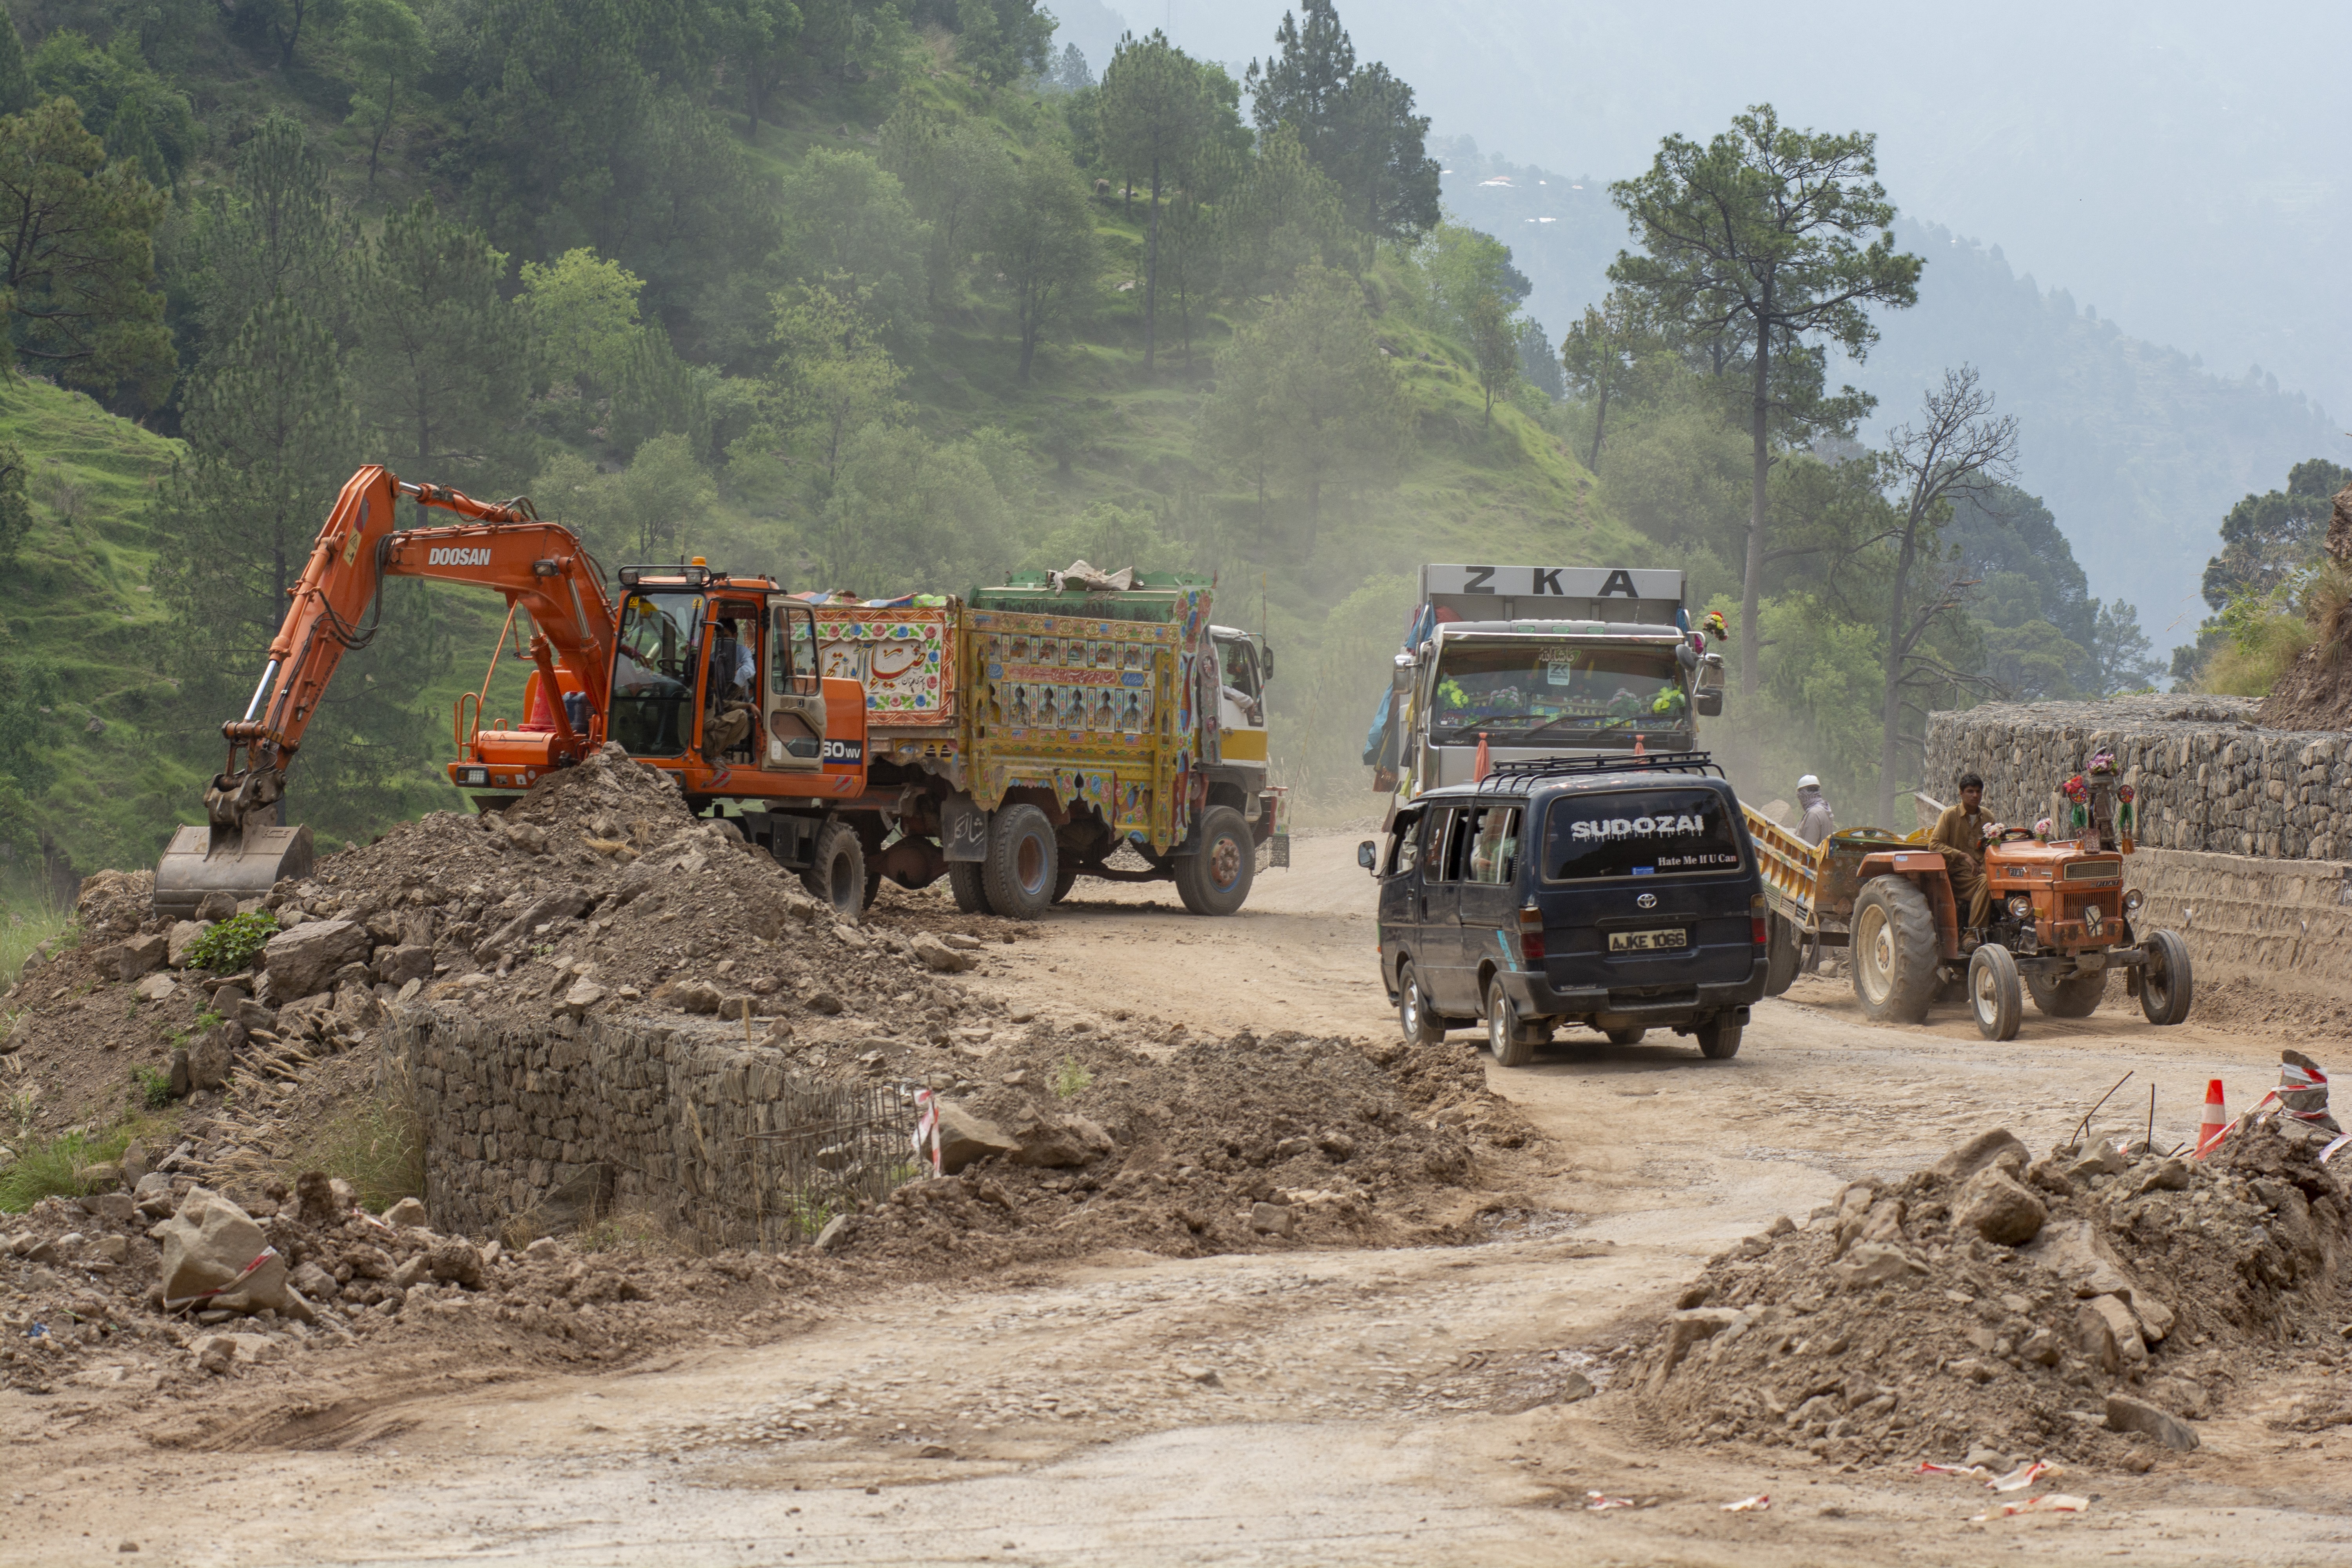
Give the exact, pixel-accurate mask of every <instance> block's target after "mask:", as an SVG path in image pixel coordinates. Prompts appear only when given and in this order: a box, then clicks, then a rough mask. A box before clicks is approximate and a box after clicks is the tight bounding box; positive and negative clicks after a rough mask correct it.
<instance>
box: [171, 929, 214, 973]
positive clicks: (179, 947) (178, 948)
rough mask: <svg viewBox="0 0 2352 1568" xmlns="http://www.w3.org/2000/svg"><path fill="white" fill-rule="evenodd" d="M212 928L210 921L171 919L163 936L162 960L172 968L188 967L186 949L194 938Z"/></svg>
mask: <svg viewBox="0 0 2352 1568" xmlns="http://www.w3.org/2000/svg"><path fill="white" fill-rule="evenodd" d="M212 929H213V923H212V921H173V922H172V929H171V930H170V931H167V932H165V933H164V937H163V962H164V963H167V964H169V965H171V966H172V967H173V969H185V968H186V967H188V949H190V948H192V947H194V946H195V945H196V939H197V938H198V937H200V936H202V935H204V934H205V932H206V931H210V930H212Z"/></svg>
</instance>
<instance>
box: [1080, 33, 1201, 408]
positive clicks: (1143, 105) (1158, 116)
mask: <svg viewBox="0 0 2352 1568" xmlns="http://www.w3.org/2000/svg"><path fill="white" fill-rule="evenodd" d="M1216 108H1217V106H1216V100H1215V99H1214V98H1213V97H1212V96H1211V94H1210V91H1209V86H1208V82H1207V80H1206V79H1205V78H1204V77H1203V76H1202V71H1201V68H1200V66H1199V65H1198V64H1197V63H1195V62H1194V61H1193V60H1192V58H1191V57H1190V56H1188V55H1186V54H1185V53H1184V51H1183V50H1181V49H1180V48H1177V47H1175V46H1174V45H1172V44H1171V43H1170V42H1169V41H1168V37H1167V35H1166V34H1164V33H1161V32H1159V31H1156V30H1155V31H1154V32H1153V33H1152V35H1151V36H1150V37H1148V38H1145V39H1143V40H1141V41H1140V42H1139V41H1137V39H1136V37H1135V36H1134V35H1133V34H1132V33H1130V34H1129V35H1128V36H1127V37H1124V38H1121V39H1120V40H1119V45H1118V52H1117V53H1115V54H1113V55H1112V56H1111V59H1110V64H1109V66H1108V67H1107V68H1105V69H1104V71H1103V83H1102V110H1101V112H1102V132H1103V142H1104V148H1105V151H1106V153H1108V157H1109V159H1110V162H1111V163H1112V166H1114V167H1116V168H1118V169H1119V170H1121V171H1122V172H1124V173H1125V174H1127V175H1128V178H1129V184H1133V183H1134V176H1135V175H1137V174H1143V175H1145V176H1147V178H1148V179H1149V181H1150V193H1151V218H1150V234H1149V237H1148V238H1147V239H1146V241H1145V244H1144V253H1143V254H1144V260H1143V371H1144V374H1146V375H1149V374H1151V368H1152V359H1153V353H1154V350H1155V348H1156V347H1157V334H1158V327H1159V320H1160V316H1159V304H1160V192H1161V186H1162V184H1163V182H1164V181H1166V180H1168V179H1169V178H1171V177H1172V176H1175V175H1176V174H1177V173H1178V171H1179V170H1180V169H1181V168H1182V166H1183V165H1184V163H1186V162H1187V161H1189V160H1190V159H1191V158H1192V157H1193V155H1194V154H1195V153H1197V152H1198V150H1199V149H1200V148H1201V146H1202V143H1204V142H1206V141H1207V140H1208V137H1209V134H1210V132H1211V130H1212V129H1213V127H1214V125H1215V123H1216Z"/></svg>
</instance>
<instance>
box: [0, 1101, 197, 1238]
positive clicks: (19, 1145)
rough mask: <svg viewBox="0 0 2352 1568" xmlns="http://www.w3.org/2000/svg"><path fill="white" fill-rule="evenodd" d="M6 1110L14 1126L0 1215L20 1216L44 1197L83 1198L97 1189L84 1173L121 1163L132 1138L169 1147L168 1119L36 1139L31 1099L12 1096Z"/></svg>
mask: <svg viewBox="0 0 2352 1568" xmlns="http://www.w3.org/2000/svg"><path fill="white" fill-rule="evenodd" d="M167 1100H168V1097H167ZM9 1110H10V1113H11V1119H12V1120H13V1121H14V1122H15V1131H16V1136H15V1138H14V1140H13V1142H14V1145H15V1152H16V1159H15V1161H14V1162H13V1163H10V1164H9V1165H8V1166H7V1167H6V1168H5V1169H0V1214H22V1213H24V1212H25V1211H26V1209H28V1208H31V1207H32V1206H33V1205H35V1204H37V1203H39V1202H40V1201H41V1200H42V1199H43V1198H79V1197H87V1196H88V1195H89V1194H91V1193H92V1192H95V1191H97V1190H98V1189H97V1188H95V1187H92V1186H89V1185H88V1184H85V1183H84V1182H83V1181H82V1180H81V1176H80V1173H81V1172H82V1171H83V1170H84V1169H86V1168H88V1167H89V1166H91V1165H101V1164H106V1163H110V1162H112V1161H116V1160H120V1159H121V1158H122V1151H123V1150H125V1149H127V1148H129V1147H130V1146H131V1140H133V1139H142V1140H144V1141H145V1142H147V1143H148V1145H149V1146H150V1147H155V1146H158V1145H161V1146H164V1147H168V1146H169V1145H170V1143H171V1142H172V1139H173V1131H174V1123H173V1120H172V1119H171V1118H170V1117H168V1116H137V1115H134V1116H131V1117H129V1118H126V1119H125V1120H123V1121H119V1122H117V1123H116V1124H115V1125H114V1126H112V1127H110V1128H109V1129H107V1130H106V1131H103V1132H90V1131H84V1130H82V1129H79V1128H77V1129H75V1130H73V1131H68V1132H62V1133H59V1134H58V1136H56V1137H54V1138H39V1137H36V1136H34V1135H33V1132H32V1112H33V1101H32V1097H31V1096H30V1095H28V1094H20V1095H17V1096H16V1098H15V1099H14V1100H11V1101H10V1104H9Z"/></svg>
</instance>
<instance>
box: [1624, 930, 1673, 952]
mask: <svg viewBox="0 0 2352 1568" xmlns="http://www.w3.org/2000/svg"><path fill="white" fill-rule="evenodd" d="M1689 945H1690V932H1689V931H1683V930H1679V929H1678V930H1675V931H1611V932H1610V933H1609V951H1610V952H1656V951H1657V950H1658V949H1660V948H1662V947H1688V946H1689Z"/></svg>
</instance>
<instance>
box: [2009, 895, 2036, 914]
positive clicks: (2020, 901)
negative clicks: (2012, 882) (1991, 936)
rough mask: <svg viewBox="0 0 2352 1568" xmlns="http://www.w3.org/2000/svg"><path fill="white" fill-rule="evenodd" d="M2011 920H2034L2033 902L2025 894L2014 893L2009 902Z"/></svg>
mask: <svg viewBox="0 0 2352 1568" xmlns="http://www.w3.org/2000/svg"><path fill="white" fill-rule="evenodd" d="M2009 918H2010V919H2011V920H2013V921H2026V920H2032V918H2033V900H2032V899H2029V898H2027V897H2026V896H2025V895H2024V894H2023V893H2012V894H2011V895H2010V900H2009Z"/></svg>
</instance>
